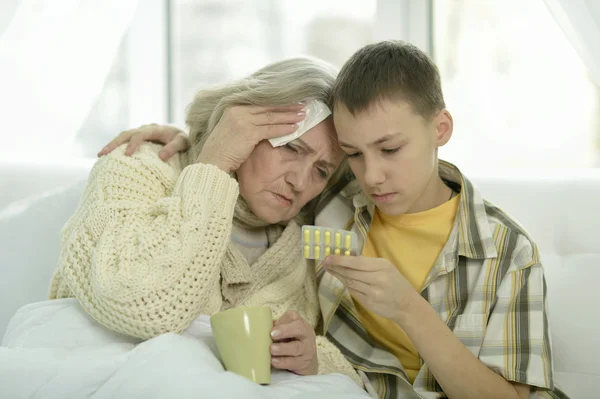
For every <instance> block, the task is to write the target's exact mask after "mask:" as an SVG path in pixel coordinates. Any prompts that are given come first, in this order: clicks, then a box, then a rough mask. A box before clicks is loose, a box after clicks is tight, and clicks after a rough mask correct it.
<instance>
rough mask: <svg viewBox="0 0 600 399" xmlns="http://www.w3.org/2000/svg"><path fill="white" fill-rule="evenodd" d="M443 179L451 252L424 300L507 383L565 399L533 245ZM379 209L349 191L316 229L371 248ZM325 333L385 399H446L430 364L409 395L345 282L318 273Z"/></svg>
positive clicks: (460, 186) (434, 272)
mask: <svg viewBox="0 0 600 399" xmlns="http://www.w3.org/2000/svg"><path fill="white" fill-rule="evenodd" d="M439 170H440V176H441V177H442V178H443V179H444V180H445V181H446V182H447V183H448V184H449V185H450V186H452V188H454V189H455V190H456V191H460V192H461V198H460V205H459V208H458V213H457V216H456V219H455V222H454V226H453V228H452V232H451V234H450V238H449V239H448V242H447V243H446V245H445V246H444V248H443V250H442V252H441V254H440V256H439V257H438V259H437V260H436V262H435V264H434V265H433V267H432V269H431V271H430V272H429V275H428V276H427V278H426V280H425V284H424V286H423V289H422V291H421V295H422V296H423V297H424V298H425V299H426V300H427V301H428V302H429V304H430V305H431V306H432V307H433V308H434V309H435V311H436V313H437V314H438V316H439V317H440V318H441V319H442V320H443V321H444V322H445V323H446V325H447V326H448V328H449V329H450V330H452V331H453V332H454V335H456V337H458V338H459V339H460V341H461V342H462V343H463V344H464V345H465V346H466V347H467V348H468V349H469V350H470V351H471V352H472V353H473V354H474V355H475V356H477V358H479V360H480V361H482V362H483V363H484V364H485V365H486V366H488V367H489V368H490V369H491V370H493V371H495V372H496V373H498V374H500V375H502V376H503V377H504V378H505V379H507V380H508V381H514V382H518V383H522V384H528V385H531V386H532V392H531V397H532V398H567V396H566V395H565V394H564V393H562V392H561V391H560V390H559V389H558V388H555V387H554V383H553V369H552V353H551V341H550V333H549V329H548V320H547V309H546V283H545V280H544V273H543V268H542V264H541V260H540V255H539V253H538V249H537V247H536V245H535V244H534V243H533V241H532V240H531V238H530V237H529V236H528V235H527V233H526V232H525V231H524V230H523V228H522V227H521V226H520V225H518V224H517V223H516V222H515V221H513V220H512V219H511V218H510V217H509V216H507V215H506V214H505V213H504V212H503V211H502V210H500V209H498V208H497V207H495V206H494V205H493V204H491V203H489V202H487V201H485V200H484V199H483V198H482V197H481V195H480V194H479V193H478V192H477V191H476V190H475V189H474V187H473V185H472V184H471V183H470V182H469V181H468V180H467V179H466V178H465V177H464V176H463V175H462V174H461V173H460V171H459V170H458V169H457V168H456V167H454V166H453V165H451V164H449V163H446V162H440V167H439ZM374 209H375V208H374V205H373V204H372V203H370V202H369V201H368V200H367V198H366V196H365V195H364V194H363V193H362V192H361V191H360V189H359V188H358V185H357V183H356V182H351V183H350V184H348V185H347V186H346V188H345V189H344V190H342V191H341V193H340V194H339V195H337V196H336V197H335V198H333V199H332V200H331V201H330V202H329V203H328V204H327V205H326V206H325V207H324V208H323V209H322V211H321V212H320V213H319V215H318V216H317V218H316V224H317V225H322V226H331V227H338V228H345V229H347V230H353V231H355V232H356V233H357V235H358V237H359V239H360V240H361V241H362V245H364V242H365V241H366V237H367V234H368V230H369V225H370V222H371V218H372V215H373V212H374ZM317 277H318V283H319V299H320V302H321V310H322V313H323V328H324V333H326V335H327V338H328V339H329V340H331V341H332V342H333V343H334V344H335V345H336V346H337V347H338V348H340V350H341V351H342V353H343V354H344V355H345V356H346V358H347V359H348V360H349V361H350V362H351V363H352V364H353V366H354V367H355V368H356V369H357V370H358V371H359V373H360V374H361V376H362V378H363V380H364V381H365V385H366V388H367V391H368V392H369V393H370V394H371V395H372V396H373V397H379V398H386V399H387V398H389V399H391V398H404V399H406V398H443V397H446V396H445V395H444V393H443V392H442V388H441V387H440V385H439V384H438V383H437V381H436V380H435V378H434V376H433V374H432V373H431V371H430V370H429V368H428V366H427V364H426V363H423V361H422V360H421V361H422V367H421V370H420V371H419V374H418V375H417V377H416V379H415V381H414V384H412V385H411V383H410V382H409V380H408V378H407V376H406V373H405V372H404V369H403V367H402V364H401V363H400V361H399V360H398V359H397V358H396V357H395V356H394V355H392V354H391V353H390V352H388V351H387V350H385V349H384V348H381V347H379V346H377V345H376V344H375V343H374V342H373V340H372V339H371V338H370V337H369V335H368V333H367V332H366V330H365V328H364V327H363V326H362V324H361V323H360V320H359V317H358V314H357V311H356V308H355V307H354V303H353V301H352V298H351V296H350V294H349V293H348V291H347V290H346V289H345V287H344V286H343V285H342V284H341V282H340V281H339V280H338V279H336V278H335V277H333V276H332V275H330V274H329V273H324V272H323V269H322V267H321V265H320V264H318V265H317Z"/></svg>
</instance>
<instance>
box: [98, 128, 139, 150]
mask: <svg viewBox="0 0 600 399" xmlns="http://www.w3.org/2000/svg"><path fill="white" fill-rule="evenodd" d="M134 131H135V129H133V130H126V131H124V132H121V134H119V135H118V136H117V137H115V138H114V139H113V140H111V141H110V143H108V144H107V145H106V146H105V147H104V148H103V149H102V150H100V152H99V153H98V156H102V155H106V154H108V153H110V152H112V151H113V150H114V149H115V148H117V147H118V146H120V145H121V144H124V143H126V142H128V141H129V140H130V139H131V137H132V136H133V134H134Z"/></svg>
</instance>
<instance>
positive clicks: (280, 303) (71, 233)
mask: <svg viewBox="0 0 600 399" xmlns="http://www.w3.org/2000/svg"><path fill="white" fill-rule="evenodd" d="M161 148H162V147H161V146H159V145H156V144H144V145H142V147H141V148H140V149H139V150H138V151H137V152H136V153H135V154H134V155H133V156H131V157H128V156H125V155H124V149H125V146H122V147H119V148H118V149H117V150H115V151H113V152H112V153H111V154H109V155H106V156H104V157H102V158H100V159H99V160H98V161H97V162H96V164H95V165H94V167H93V169H92V171H91V173H90V177H89V181H88V184H87V187H86V190H85V192H84V194H83V196H82V198H81V201H80V203H79V206H78V209H77V211H76V212H75V214H74V215H73V216H72V217H71V219H70V220H69V221H68V222H67V224H66V225H65V227H64V228H63V230H62V232H61V241H62V250H61V255H60V260H59V263H58V266H57V268H56V271H55V272H54V276H53V278H52V282H51V285H50V294H49V297H50V298H51V299H53V298H64V297H76V298H77V299H78V301H79V302H80V303H81V305H82V307H83V308H84V309H85V310H86V311H87V312H88V313H89V314H90V315H91V316H92V317H93V318H94V319H96V320H97V321H98V322H99V323H101V324H102V325H104V326H106V327H107V328H110V329H112V330H114V331H117V332H120V333H123V334H127V335H130V336H135V337H139V338H143V339H148V338H151V337H154V336H156V335H160V334H163V333H167V332H177V333H181V332H183V331H184V330H185V328H186V327H187V326H189V324H190V323H191V322H192V320H193V319H194V318H196V317H197V316H198V315H200V314H208V315H212V314H214V313H217V312H219V311H221V310H225V309H228V308H232V307H237V306H254V305H260V306H269V307H270V308H271V309H272V310H273V316H274V317H275V318H279V317H280V316H281V315H282V314H283V313H284V312H285V311H287V310H290V309H294V310H296V311H298V313H299V314H300V315H301V316H302V317H303V318H304V319H305V320H306V321H307V322H308V323H309V324H310V325H311V326H312V327H313V328H315V327H316V326H317V324H318V322H319V320H320V313H319V304H318V296H317V289H316V281H315V275H314V271H313V270H312V269H311V264H310V263H309V262H307V261H306V260H305V259H303V258H302V257H301V256H300V253H299V248H300V246H299V245H300V240H301V237H300V226H298V225H297V224H296V223H295V222H290V223H288V225H287V226H286V227H285V228H284V229H283V231H282V232H281V228H282V227H281V226H278V227H277V228H276V229H271V230H272V231H277V236H276V237H277V239H276V240H275V242H274V243H273V245H272V246H271V247H270V248H269V249H268V250H267V252H265V254H263V256H261V257H260V258H259V259H258V260H257V261H256V262H255V263H254V264H253V265H252V267H250V266H249V265H248V262H247V261H246V259H245V258H244V256H243V255H242V254H241V253H240V252H239V249H238V248H237V247H236V246H235V244H234V243H232V242H231V240H230V237H231V227H232V222H233V215H234V211H235V214H236V219H238V221H239V220H243V217H244V215H245V216H246V219H247V220H250V221H253V222H255V223H259V222H258V221H256V219H253V218H252V216H253V215H248V209H247V208H245V207H244V206H243V205H244V204H243V203H242V204H240V203H239V202H238V194H239V188H238V184H237V182H236V180H235V179H233V178H232V177H231V176H229V175H228V174H226V173H225V172H223V171H221V170H220V169H218V168H217V167H215V166H213V165H204V164H191V165H187V161H186V160H185V155H182V156H181V157H180V158H177V157H174V158H172V160H171V161H169V162H168V163H165V162H163V161H161V160H160V158H159V157H158V152H159V151H160V149H161ZM236 203H238V205H237V206H236ZM254 218H255V217H254ZM247 220H246V221H247ZM267 228H268V229H270V228H271V226H268V227H267ZM279 233H280V234H279ZM317 348H318V351H317V355H318V359H319V373H320V374H325V373H330V372H339V373H343V374H346V375H348V376H350V377H351V378H352V379H354V380H355V381H356V382H357V383H358V384H359V385H362V382H361V380H360V378H359V377H358V375H357V374H356V372H355V371H354V369H353V368H352V366H351V365H350V363H349V362H348V361H347V360H346V359H345V358H344V356H343V355H342V354H341V353H340V352H339V350H337V348H335V347H334V346H333V345H332V344H331V343H330V342H328V341H327V340H326V339H325V338H323V337H318V339H317Z"/></svg>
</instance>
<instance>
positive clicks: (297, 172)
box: [286, 164, 312, 191]
mask: <svg viewBox="0 0 600 399" xmlns="http://www.w3.org/2000/svg"><path fill="white" fill-rule="evenodd" d="M311 167H312V166H311V165H301V164H296V165H294V166H290V170H289V171H288V172H287V173H286V181H287V182H288V183H289V184H290V185H291V186H292V187H293V189H294V191H304V190H305V189H306V187H307V185H308V181H309V179H310V170H311Z"/></svg>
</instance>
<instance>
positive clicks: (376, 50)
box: [331, 40, 446, 118]
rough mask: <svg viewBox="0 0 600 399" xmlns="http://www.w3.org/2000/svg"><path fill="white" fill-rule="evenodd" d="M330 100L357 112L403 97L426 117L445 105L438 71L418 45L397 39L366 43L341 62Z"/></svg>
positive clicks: (417, 111)
mask: <svg viewBox="0 0 600 399" xmlns="http://www.w3.org/2000/svg"><path fill="white" fill-rule="evenodd" d="M331 95H332V98H331V103H332V104H333V106H334V107H335V106H336V105H344V106H345V107H346V109H348V111H349V112H350V113H351V114H352V115H356V114H357V113H360V112H362V111H365V110H367V109H368V108H369V107H371V106H372V105H374V104H375V103H377V102H379V101H382V100H403V101H406V102H408V103H409V104H410V105H411V106H412V107H413V110H414V112H416V113H417V114H419V115H421V116H423V117H425V118H429V117H432V116H433V115H435V114H436V113H437V112H438V111H440V110H442V109H444V108H446V104H445V103H444V95H443V94H442V84H441V79H440V72H439V70H438V68H437V66H436V65H435V63H434V62H433V61H432V60H431V59H430V58H429V57H428V56H427V54H425V53H424V52H423V51H421V50H419V49H418V48H417V47H415V46H413V45H412V44H410V43H406V42H403V41H399V40H394V41H383V42H379V43H375V44H369V45H367V46H365V47H363V48H361V49H360V50H358V51H357V52H356V53H354V55H352V57H350V59H349V60H348V61H347V62H346V63H345V64H344V66H343V67H342V69H341V71H340V73H339V74H338V77H337V80H336V82H335V84H334V86H333V91H332V94H331Z"/></svg>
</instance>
